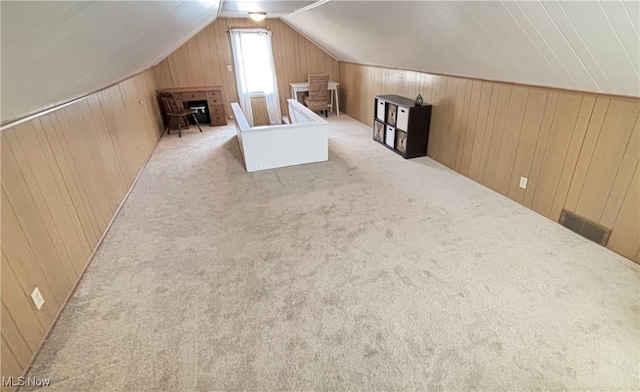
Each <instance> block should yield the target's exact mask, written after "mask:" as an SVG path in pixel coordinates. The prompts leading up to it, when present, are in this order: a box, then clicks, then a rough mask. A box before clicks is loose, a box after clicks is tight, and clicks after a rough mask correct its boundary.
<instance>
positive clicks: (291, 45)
mask: <svg viewBox="0 0 640 392" xmlns="http://www.w3.org/2000/svg"><path fill="white" fill-rule="evenodd" d="M228 26H233V27H265V26H269V29H270V30H271V31H272V46H273V58H274V63H275V67H276V76H277V78H278V92H279V94H280V97H281V98H280V106H281V109H282V112H283V113H286V111H287V108H288V107H287V101H286V100H287V99H288V98H291V88H290V87H289V83H292V82H301V81H306V80H307V75H308V74H310V73H328V74H329V76H330V79H331V80H335V81H337V80H338V79H339V71H340V69H339V65H338V61H336V60H335V59H334V58H332V57H331V56H329V55H328V54H327V53H325V52H324V51H323V50H322V49H320V48H319V47H318V46H316V45H315V44H314V43H313V42H311V41H309V40H308V39H306V38H305V37H303V36H302V35H300V34H299V33H298V32H296V31H295V30H293V29H292V28H291V27H289V26H288V25H287V24H285V23H284V22H282V21H280V20H278V19H266V20H264V21H262V22H254V21H252V20H251V19H246V18H245V19H225V18H221V19H216V20H215V21H214V22H213V23H211V24H210V25H209V26H207V27H206V28H205V29H204V30H202V31H201V32H200V33H198V34H197V35H196V36H195V37H193V38H191V39H190V40H189V41H188V42H186V43H185V44H184V45H182V46H181V47H179V48H178V49H177V50H176V51H174V52H173V53H172V54H171V55H169V56H168V57H167V58H165V59H164V60H163V61H162V62H160V63H159V64H158V65H156V66H155V67H154V68H153V71H154V74H155V76H156V83H157V84H158V87H159V88H170V87H195V86H208V85H219V86H222V89H223V94H224V102H225V111H226V114H227V116H229V115H230V114H231V113H232V111H231V102H238V93H237V90H236V78H235V73H234V72H232V71H229V70H228V69H229V68H228V67H231V69H232V70H233V55H232V52H231V41H230V39H229V33H227V30H228ZM254 121H255V122H256V123H258V122H260V121H261V119H260V118H256V116H254Z"/></svg>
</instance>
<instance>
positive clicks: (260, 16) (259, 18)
mask: <svg viewBox="0 0 640 392" xmlns="http://www.w3.org/2000/svg"><path fill="white" fill-rule="evenodd" d="M249 17H250V18H251V19H253V20H255V21H256V22H262V21H263V20H264V18H266V17H267V13H266V12H249Z"/></svg>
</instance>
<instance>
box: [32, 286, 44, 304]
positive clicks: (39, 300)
mask: <svg viewBox="0 0 640 392" xmlns="http://www.w3.org/2000/svg"><path fill="white" fill-rule="evenodd" d="M31 299H32V300H33V303H34V304H35V305H36V308H38V310H40V308H42V305H44V298H43V297H42V294H40V290H39V289H38V288H37V287H36V288H35V289H34V290H33V292H32V293H31Z"/></svg>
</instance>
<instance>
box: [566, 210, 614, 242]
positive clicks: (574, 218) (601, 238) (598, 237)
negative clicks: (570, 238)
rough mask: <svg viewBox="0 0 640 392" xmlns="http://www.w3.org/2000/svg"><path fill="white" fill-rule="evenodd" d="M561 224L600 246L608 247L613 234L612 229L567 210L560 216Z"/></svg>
mask: <svg viewBox="0 0 640 392" xmlns="http://www.w3.org/2000/svg"><path fill="white" fill-rule="evenodd" d="M560 224H561V225H562V226H564V227H566V228H567V229H569V230H571V231H573V232H575V233H578V234H580V235H581V236H583V237H584V238H586V239H588V240H591V241H593V242H596V243H598V244H600V245H607V241H609V235H610V234H611V229H608V228H606V227H604V226H602V225H601V224H599V223H596V222H593V221H590V220H588V219H586V218H583V217H581V216H579V215H576V214H574V213H573V212H569V211H567V210H562V214H561V215H560Z"/></svg>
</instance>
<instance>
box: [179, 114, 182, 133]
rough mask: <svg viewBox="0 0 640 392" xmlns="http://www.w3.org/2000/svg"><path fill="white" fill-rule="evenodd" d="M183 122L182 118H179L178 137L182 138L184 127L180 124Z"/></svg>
mask: <svg viewBox="0 0 640 392" xmlns="http://www.w3.org/2000/svg"><path fill="white" fill-rule="evenodd" d="M181 122H182V119H181V118H178V137H182V125H181V124H180V123H181Z"/></svg>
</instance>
